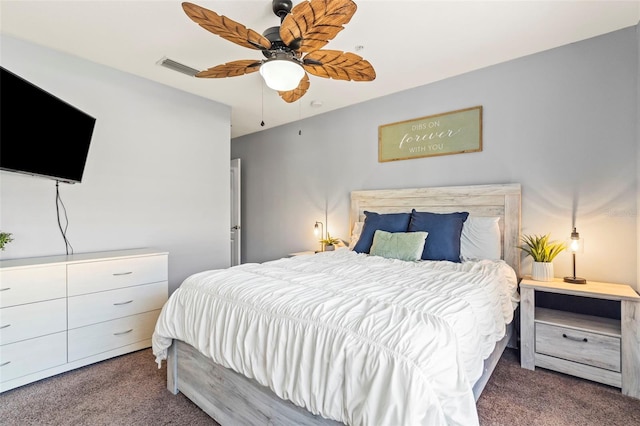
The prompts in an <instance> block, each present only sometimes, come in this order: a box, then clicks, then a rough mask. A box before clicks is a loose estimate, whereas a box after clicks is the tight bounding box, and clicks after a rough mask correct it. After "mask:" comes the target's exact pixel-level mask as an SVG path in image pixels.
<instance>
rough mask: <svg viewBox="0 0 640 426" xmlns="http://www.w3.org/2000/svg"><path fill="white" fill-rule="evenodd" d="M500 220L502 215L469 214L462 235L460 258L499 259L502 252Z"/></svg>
mask: <svg viewBox="0 0 640 426" xmlns="http://www.w3.org/2000/svg"><path fill="white" fill-rule="evenodd" d="M499 221H500V217H482V216H469V217H468V218H467V220H466V221H465V222H464V224H463V226H462V234H461V235H460V258H461V259H462V260H472V259H490V260H499V259H500V254H501V252H502V250H501V249H502V247H501V241H500V225H499V223H498V222H499Z"/></svg>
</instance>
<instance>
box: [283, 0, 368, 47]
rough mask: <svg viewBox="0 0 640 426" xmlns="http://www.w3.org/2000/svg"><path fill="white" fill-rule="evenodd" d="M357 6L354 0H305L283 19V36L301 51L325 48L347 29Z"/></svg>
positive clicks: (284, 40)
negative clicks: (346, 25) (346, 26)
mask: <svg viewBox="0 0 640 426" xmlns="http://www.w3.org/2000/svg"><path fill="white" fill-rule="evenodd" d="M356 9H357V6H356V4H355V3H354V2H353V1H351V0H311V1H302V2H300V3H298V4H297V5H296V6H295V7H294V8H293V9H292V10H291V13H289V14H288V15H287V16H286V17H285V18H284V20H283V21H282V25H280V38H281V39H282V41H283V42H284V43H285V44H286V45H287V46H289V47H291V48H292V49H294V50H297V51H299V52H313V51H314V50H318V49H321V48H322V47H324V46H325V45H326V44H327V43H328V42H329V40H332V39H333V38H334V37H335V36H336V35H337V34H338V33H339V32H340V31H342V30H343V29H344V27H343V25H345V24H347V23H348V22H349V21H350V20H351V17H352V16H353V14H354V13H355V12H356Z"/></svg>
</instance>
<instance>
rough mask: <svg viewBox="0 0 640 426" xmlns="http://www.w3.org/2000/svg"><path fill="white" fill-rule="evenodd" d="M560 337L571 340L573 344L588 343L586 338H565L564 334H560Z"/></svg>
mask: <svg viewBox="0 0 640 426" xmlns="http://www.w3.org/2000/svg"><path fill="white" fill-rule="evenodd" d="M562 337H564V338H565V339H569V340H573V341H574V342H588V340H587V338H586V337H585V338H583V339H581V338H579V337H573V336H567V335H566V334H564V333H562Z"/></svg>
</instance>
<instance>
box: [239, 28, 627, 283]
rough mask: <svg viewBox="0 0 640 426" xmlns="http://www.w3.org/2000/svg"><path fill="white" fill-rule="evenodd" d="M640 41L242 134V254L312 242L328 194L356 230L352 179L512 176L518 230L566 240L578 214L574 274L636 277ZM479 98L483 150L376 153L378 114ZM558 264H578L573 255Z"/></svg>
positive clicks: (330, 211)
mask: <svg viewBox="0 0 640 426" xmlns="http://www.w3.org/2000/svg"><path fill="white" fill-rule="evenodd" d="M638 43H639V42H638V36H637V27H630V28H627V29H623V30H620V31H616V32H613V33H610V34H606V35H603V36H600V37H596V38H593V39H589V40H586V41H583V42H579V43H575V44H571V45H567V46H563V47H560V48H556V49H553V50H549V51H546V52H542V53H539V54H535V55H531V56H527V57H523V58H520V59H517V60H513V61H510V62H506V63H503V64H499V65H496V66H492V67H488V68H485V69H481V70H478V71H474V72H471V73H467V74H464V75H461V76H457V77H454V78H449V79H447V80H443V81H440V82H436V83H433V84H429V85H425V86H422V87H418V88H415V89H412V90H409V91H405V92H401V93H397V94H393V95H390V96H386V97H383V98H379V99H375V100H372V101H369V102H365V103H361V104H359V105H356V106H353V107H349V108H344V109H341V110H337V111H332V112H328V113H325V114H322V115H318V116H315V117H311V118H307V119H304V120H302V121H300V122H297V123H293V124H291V125H285V126H280V127H277V128H274V129H270V130H267V131H262V132H259V133H254V134H251V135H247V136H244V137H240V138H236V139H233V140H232V142H231V152H232V157H233V158H241V159H242V162H243V166H242V171H243V176H242V177H243V215H244V216H243V229H244V234H243V238H244V240H243V258H244V260H245V261H248V262H256V261H265V260H268V259H273V258H277V257H280V256H283V255H286V254H287V253H290V252H295V251H301V250H309V249H314V248H317V247H318V244H317V243H316V239H315V238H314V236H313V234H312V226H313V223H314V221H316V220H321V221H324V220H325V205H326V206H327V215H328V222H329V230H330V231H331V234H332V235H335V236H339V237H341V238H344V239H347V238H348V237H349V229H348V226H349V224H348V221H349V193H350V191H353V190H362V189H385V188H412V187H424V186H449V185H469V184H488V183H512V182H517V183H521V184H522V195H523V200H522V208H523V210H522V221H523V226H522V231H523V233H527V234H531V233H536V234H546V233H551V236H552V238H554V239H561V240H564V239H566V238H568V237H569V234H570V232H571V227H572V225H573V223H574V217H575V224H576V226H577V227H578V231H579V232H580V234H581V236H582V237H583V238H584V239H585V252H584V253H583V254H581V255H578V260H577V263H578V275H579V276H584V277H586V278H588V279H590V280H601V281H602V280H606V281H611V282H623V283H629V284H632V285H636V282H637V279H636V274H637V267H636V265H637V249H638V248H637V247H638V245H637V242H636V240H637V239H638V237H637V236H638V232H637V229H636V228H637V226H638V225H637V223H636V222H637V220H636V217H635V216H636V215H635V214H634V213H632V212H636V211H637V210H636V209H637V206H636V202H637V197H638V196H637V186H638V149H639V147H638V130H637V123H636V121H637V119H638V114H637V109H638V69H639V65H638V55H639V54H638ZM374 65H375V64H374ZM312 79H313V77H312ZM312 84H313V83H312ZM351 84H363V85H365V84H366V83H351ZM363 90H366V87H363ZM306 101H310V99H306V100H304V98H303V102H306ZM476 105H482V106H483V113H484V117H483V151H482V152H478V153H467V154H458V155H449V156H441V157H432V158H422V159H412V160H406V161H396V162H390V163H379V162H378V160H377V141H378V126H379V125H382V124H388V123H393V122H397V121H403V120H408V119H413V118H417V117H422V116H427V115H432V114H438V113H442V112H447V111H453V110H457V109H461V108H466V107H472V106H476ZM299 130H301V131H302V135H299V134H298V131H299ZM554 264H555V270H556V275H557V276H564V275H570V274H571V257H570V255H569V254H566V253H563V254H561V255H560V256H559V257H558V258H556V260H555V262H554ZM522 272H523V273H529V272H530V259H526V260H525V261H524V262H523V266H522Z"/></svg>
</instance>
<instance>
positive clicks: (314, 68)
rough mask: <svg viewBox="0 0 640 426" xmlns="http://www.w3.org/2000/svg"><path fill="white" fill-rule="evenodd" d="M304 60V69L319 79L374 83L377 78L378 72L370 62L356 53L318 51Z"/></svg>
mask: <svg viewBox="0 0 640 426" xmlns="http://www.w3.org/2000/svg"><path fill="white" fill-rule="evenodd" d="M302 60H303V62H304V65H303V67H304V69H305V70H306V71H307V72H309V73H311V74H313V75H316V76H318V77H324V78H333V79H334V80H352V81H372V80H375V78H376V71H375V70H374V69H373V67H372V66H371V64H370V63H369V61H367V60H365V59H363V58H362V57H361V56H358V55H356V54H355V53H350V52H342V51H340V50H317V51H315V52H311V53H309V54H307V55H306V56H305V57H304V58H303V59H302Z"/></svg>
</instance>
